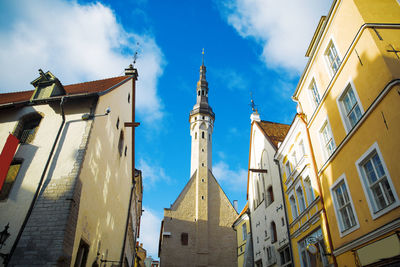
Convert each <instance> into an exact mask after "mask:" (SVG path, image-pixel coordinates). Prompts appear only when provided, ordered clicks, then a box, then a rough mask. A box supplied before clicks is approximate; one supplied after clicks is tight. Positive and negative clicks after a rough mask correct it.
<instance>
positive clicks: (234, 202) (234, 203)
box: [233, 200, 239, 213]
mask: <svg viewBox="0 0 400 267" xmlns="http://www.w3.org/2000/svg"><path fill="white" fill-rule="evenodd" d="M233 207H234V208H235V210H236V212H237V213H239V211H238V201H237V200H234V201H233Z"/></svg>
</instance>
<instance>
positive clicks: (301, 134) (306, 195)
mask: <svg viewBox="0 0 400 267" xmlns="http://www.w3.org/2000/svg"><path fill="white" fill-rule="evenodd" d="M275 159H276V160H277V161H278V162H279V166H280V168H281V179H282V187H283V192H284V199H285V206H286V213H287V220H288V229H289V230H288V231H289V235H290V240H291V247H292V254H293V257H292V258H293V264H294V266H329V265H330V264H335V263H334V258H332V257H330V256H329V254H331V251H332V245H331V242H330V237H329V229H328V226H327V223H326V216H325V214H326V213H325V210H324V205H323V199H322V198H321V194H320V189H319V188H320V185H319V184H318V183H319V182H318V179H317V173H316V171H315V170H316V169H315V161H314V158H313V151H312V148H311V145H310V139H309V135H308V133H307V129H306V122H305V120H304V118H303V116H302V115H300V114H297V115H296V117H295V118H294V120H293V122H292V124H291V126H290V129H289V132H288V134H287V135H286V137H285V139H284V140H283V142H282V143H281V144H280V145H279V149H278V151H277V153H276V155H275ZM310 246H312V247H313V248H315V249H316V250H315V251H310Z"/></svg>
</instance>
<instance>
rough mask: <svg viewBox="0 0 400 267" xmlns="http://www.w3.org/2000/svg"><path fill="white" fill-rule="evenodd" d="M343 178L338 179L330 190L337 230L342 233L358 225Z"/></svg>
mask: <svg viewBox="0 0 400 267" xmlns="http://www.w3.org/2000/svg"><path fill="white" fill-rule="evenodd" d="M342 177H343V178H339V179H338V181H337V183H335V184H334V185H333V186H332V188H331V194H332V196H333V200H334V202H333V205H334V207H335V213H336V217H337V219H338V224H339V229H340V231H341V232H342V233H343V232H345V231H348V230H349V229H351V228H353V227H354V226H356V225H357V224H358V223H357V221H356V217H355V211H354V206H353V203H352V201H351V198H350V194H349V189H348V187H347V183H346V181H345V179H344V176H342Z"/></svg>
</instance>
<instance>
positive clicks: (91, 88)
mask: <svg viewBox="0 0 400 267" xmlns="http://www.w3.org/2000/svg"><path fill="white" fill-rule="evenodd" d="M128 78H130V76H119V77H113V78H108V79H103V80H97V81H91V82H84V83H77V84H70V85H64V89H65V91H66V92H67V95H74V94H82V93H96V92H103V91H105V90H107V89H110V88H111V87H113V86H115V85H117V84H119V83H120V82H123V81H124V80H126V79H128ZM33 92H34V90H29V91H22V92H13V93H4V94H0V105H1V104H7V103H16V102H22V101H28V100H29V99H30V98H31V97H32V94H33Z"/></svg>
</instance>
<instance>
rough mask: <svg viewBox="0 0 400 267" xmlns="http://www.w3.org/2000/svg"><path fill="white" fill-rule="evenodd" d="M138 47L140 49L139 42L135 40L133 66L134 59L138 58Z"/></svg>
mask: <svg viewBox="0 0 400 267" xmlns="http://www.w3.org/2000/svg"><path fill="white" fill-rule="evenodd" d="M139 49H140V46H139V42H137V43H136V51H135V54H134V55H133V66H135V64H136V60H137V59H138V56H139Z"/></svg>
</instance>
